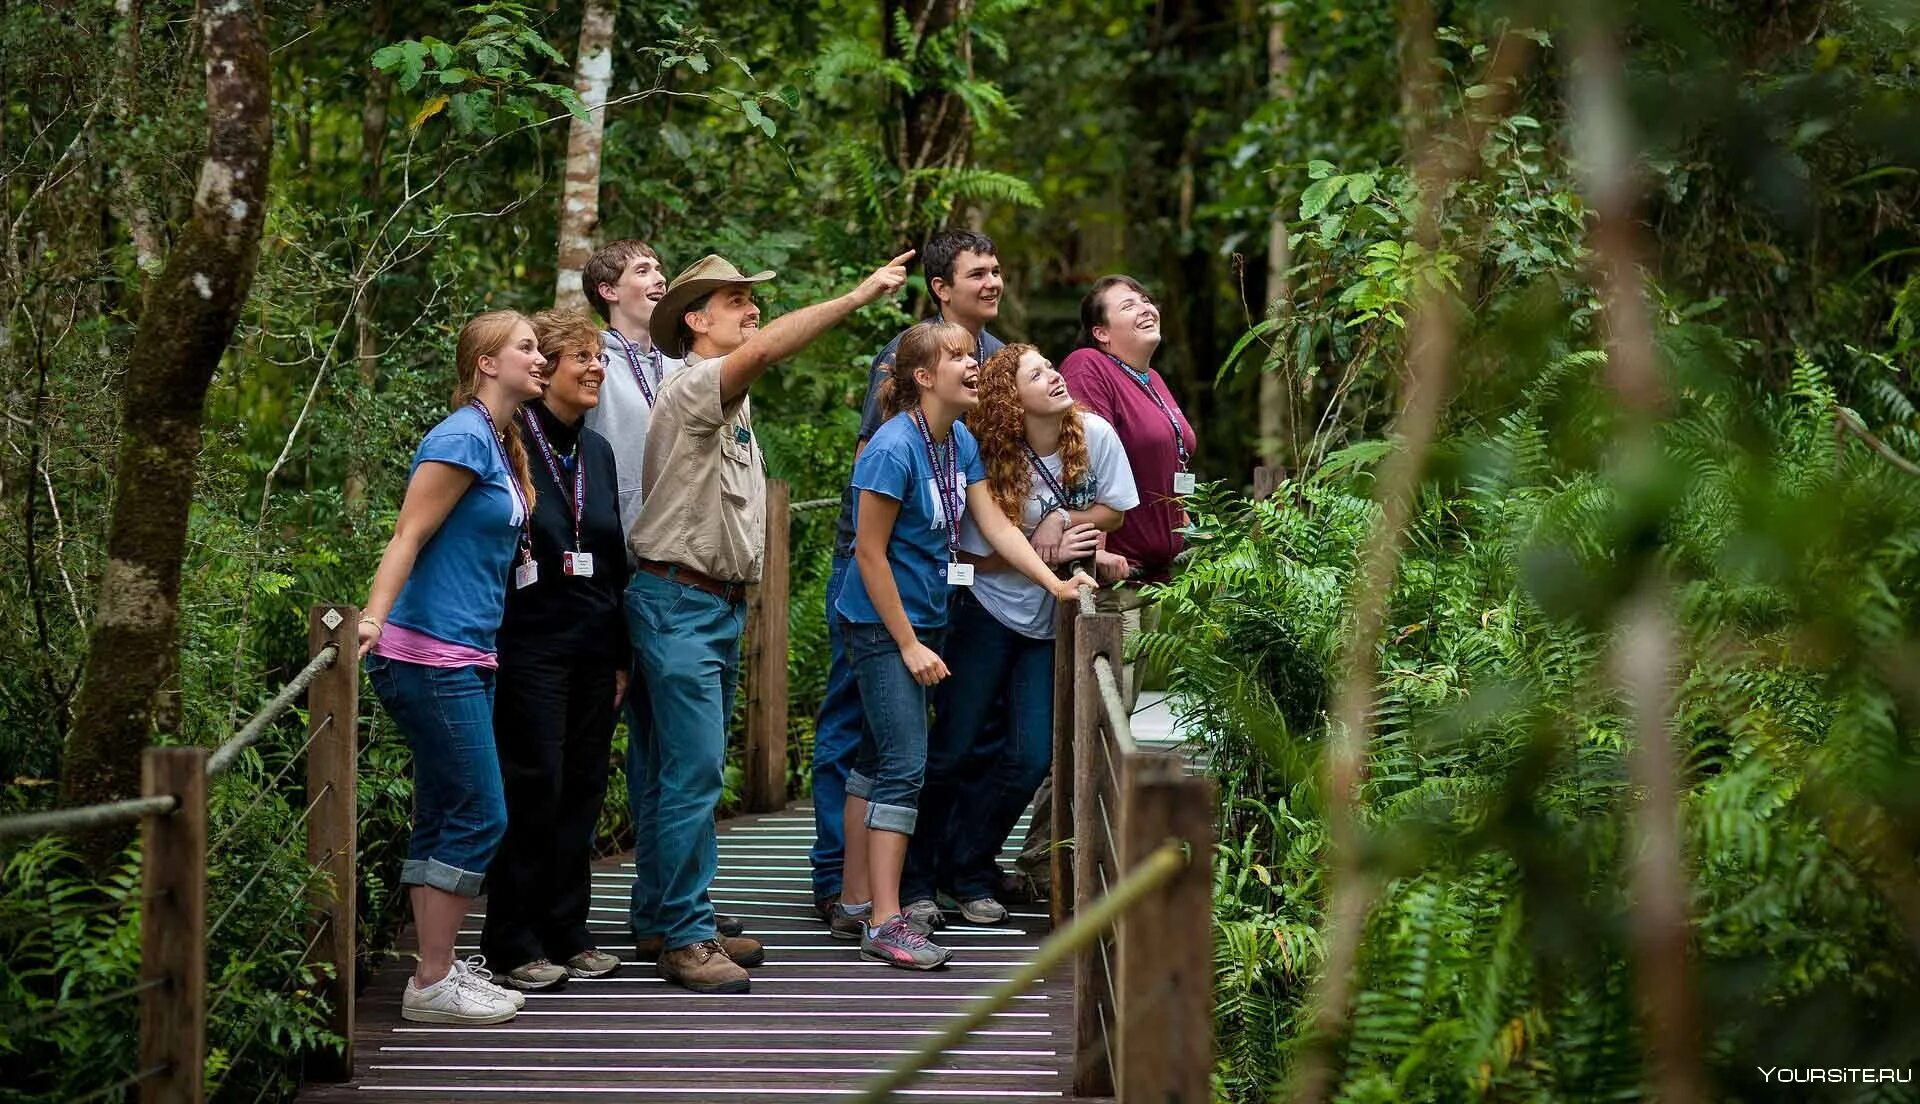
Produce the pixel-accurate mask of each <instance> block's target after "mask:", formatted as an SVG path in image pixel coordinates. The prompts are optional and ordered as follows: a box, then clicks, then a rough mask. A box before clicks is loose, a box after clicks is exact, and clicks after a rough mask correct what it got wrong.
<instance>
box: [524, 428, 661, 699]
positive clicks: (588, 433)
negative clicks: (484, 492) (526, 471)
mask: <svg viewBox="0 0 1920 1104" xmlns="http://www.w3.org/2000/svg"><path fill="white" fill-rule="evenodd" d="M521 409H522V410H523V411H524V412H525V413H527V414H531V415H532V416H533V417H535V418H537V419H539V422H540V428H541V429H542V430H543V431H544V432H545V433H546V435H547V441H548V443H549V444H551V445H552V446H553V451H554V453H555V458H556V459H557V460H559V461H560V464H561V468H560V475H561V478H562V479H563V480H564V483H561V484H556V483H555V482H554V479H553V475H552V473H551V472H550V471H549V470H548V468H547V464H546V461H544V460H543V459H541V456H540V448H539V445H538V444H537V443H536V442H535V441H534V440H533V435H532V434H530V433H528V432H526V427H525V426H524V425H522V426H521V427H520V429H521V437H522V439H524V440H525V441H526V445H527V460H528V467H530V468H532V469H533V485H534V489H535V496H534V505H533V524H532V527H531V529H532V532H531V536H532V539H533V558H534V561H535V562H537V563H538V564H539V565H540V577H539V579H538V580H536V581H535V582H534V583H532V584H531V585H529V586H526V587H513V586H509V587H508V588H507V612H506V616H505V617H504V618H503V619H502V620H501V623H500V636H499V642H498V645H497V646H498V648H499V650H500V653H501V655H502V656H506V655H509V654H518V655H531V656H539V657H541V658H545V659H566V660H572V661H574V662H579V663H595V662H598V663H605V664H607V665H608V666H611V667H614V668H616V669H618V670H625V669H626V668H627V665H628V662H629V656H630V651H629V645H628V643H627V627H626V616H625V611H624V606H623V598H622V596H623V595H624V593H625V591H626V588H627V579H628V576H629V574H630V571H629V569H628V567H627V541H626V534H625V533H623V532H621V531H620V507H619V500H618V496H617V493H616V492H617V491H618V489H619V483H618V478H619V477H618V475H617V474H616V472H615V470H614V462H613V446H612V445H611V444H609V443H608V442H607V439H606V438H605V437H602V436H600V435H599V434H598V433H595V432H594V431H593V430H591V429H587V428H585V427H584V425H582V424H581V423H580V422H576V423H574V424H573V425H567V424H565V423H563V422H561V421H560V419H559V418H557V417H555V416H554V414H553V412H552V411H550V410H548V409H547V407H546V404H545V403H542V402H540V401H539V400H538V399H536V400H534V401H533V402H530V403H527V404H526V405H525V406H524V407H522V408H521ZM576 463H581V464H585V465H586V469H587V485H586V507H585V509H584V510H582V511H581V517H580V547H581V550H582V551H585V552H587V553H589V554H591V555H592V556H593V575H592V576H591V577H590V578H583V577H580V576H570V575H568V574H566V572H565V571H564V570H563V564H562V561H563V557H564V553H566V552H569V551H572V550H573V505H572V503H573V465H574V464H576ZM515 562H516V564H517V563H518V560H517V559H516V561H515Z"/></svg>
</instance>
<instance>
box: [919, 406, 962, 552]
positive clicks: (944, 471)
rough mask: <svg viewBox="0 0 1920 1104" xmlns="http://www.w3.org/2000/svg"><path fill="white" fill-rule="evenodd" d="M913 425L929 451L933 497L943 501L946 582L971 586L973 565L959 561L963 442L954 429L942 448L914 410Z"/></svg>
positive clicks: (925, 420)
mask: <svg viewBox="0 0 1920 1104" xmlns="http://www.w3.org/2000/svg"><path fill="white" fill-rule="evenodd" d="M911 417H912V419H913V426H914V428H915V429H918V430H919V431H920V443H921V444H922V445H923V446H925V447H926V450H927V465H928V466H929V467H931V468H932V469H933V486H934V491H935V495H934V497H936V498H938V499H939V500H940V520H941V523H942V526H943V527H944V528H945V529H946V531H947V585H948V586H972V585H973V565H972V564H970V563H961V562H960V518H961V515H963V514H965V513H966V509H967V507H966V503H965V502H963V501H961V499H960V488H959V486H958V484H959V482H960V442H959V441H957V440H955V439H954V437H953V434H952V432H951V431H949V432H948V435H947V447H946V449H945V450H944V461H945V462H944V463H943V462H942V460H943V456H942V450H941V449H939V448H938V447H937V446H936V445H935V444H934V441H933V431H932V430H930V429H928V428H927V419H926V415H924V414H922V413H920V411H918V410H915V411H913V413H912V415H911Z"/></svg>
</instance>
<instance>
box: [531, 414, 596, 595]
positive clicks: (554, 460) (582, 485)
mask: <svg viewBox="0 0 1920 1104" xmlns="http://www.w3.org/2000/svg"><path fill="white" fill-rule="evenodd" d="M520 421H521V422H522V424H524V425H525V426H526V427H527V436H529V437H531V438H533V444H534V448H535V449H536V450H538V451H539V453H540V459H541V460H543V461H545V462H546V465H547V474H548V475H551V476H553V485H554V486H556V487H565V486H566V485H567V481H566V478H565V477H563V476H562V475H561V474H560V467H561V465H560V458H559V455H558V454H557V453H555V452H554V449H553V442H551V441H549V440H547V434H546V431H545V430H543V429H541V428H540V419H539V418H537V417H535V416H534V415H533V414H531V413H529V412H528V411H527V408H526V407H524V406H523V407H521V408H520ZM567 505H568V506H569V507H571V508H572V510H573V547H572V548H571V549H568V550H566V551H564V552H562V553H560V573H561V574H563V575H571V576H573V577H575V578H578V579H591V578H593V553H591V552H585V551H582V550H581V548H580V519H581V517H582V516H583V515H585V514H586V512H587V465H586V459H585V458H584V457H582V456H581V455H580V446H579V445H577V444H576V445H574V446H573V496H572V498H571V499H569V500H568V502H567Z"/></svg>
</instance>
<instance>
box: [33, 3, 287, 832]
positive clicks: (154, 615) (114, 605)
mask: <svg viewBox="0 0 1920 1104" xmlns="http://www.w3.org/2000/svg"><path fill="white" fill-rule="evenodd" d="M199 18H200V21H201V39H202V41H203V42H204V43H205V51H206V98H207V150H206V156H205V159H204V160H203V162H202V163H201V166H200V176H199V184H198V187H197V189H196V190H195V193H194V199H193V209H192V212H191V214H190V215H189V216H188V220H187V224H186V227H185V228H184V230H182V232H181V233H180V234H179V236H178V237H177V238H176V240H175V244H174V247H173V250H172V252H171V254H170V255H169V256H168V257H167V260H166V264H165V267H164V268H163V269H162V270H161V272H160V274H159V276H158V277H156V278H155V279H154V280H153V281H152V283H151V285H150V286H149V288H148V289H147V294H146V305H145V310H144V311H143V312H142V313H141V316H140V324H139V328H138V330H137V331H136V332H135V335H134V340H133V351H132V354H131V357H130V360H129V364H128V371H127V376H126V384H125V387H126V390H125V393H124V394H123V396H122V397H121V414H120V424H121V432H120V446H119V454H118V456H117V458H116V461H115V471H114V492H113V505H112V512H111V519H110V521H109V522H108V534H107V563H106V567H105V569H104V570H103V571H102V573H101V577H100V583H99V587H98V590H97V597H96V605H95V609H94V614H93V626H92V629H91V632H90V633H89V636H88V641H87V662H86V668H85V672H84V674H83V675H82V677H81V683H80V698H79V703H78V706H77V707H76V709H75V712H74V725H73V732H72V736H71V737H70V739H69V742H68V746H67V754H66V759H65V770H64V773H63V777H62V779H61V796H62V798H63V800H64V801H65V802H66V803H68V804H80V803H86V802H94V801H108V800H114V799H118V798H124V797H128V796H130V795H132V794H134V793H136V792H138V790H139V786H140V749H141V748H142V747H145V746H146V745H147V744H148V743H149V742H150V740H151V738H152V737H153V735H154V734H155V732H156V731H161V732H167V731H174V730H177V728H178V726H179V722H180V710H179V707H178V702H177V700H176V699H173V698H172V697H171V696H170V695H172V694H174V693H176V692H177V687H176V685H175V683H176V681H177V678H178V672H179V663H180V657H179V645H180V641H179V624H180V561H181V557H182V555H183V553H184V551H185V548H186V537H187V513H188V510H189V509H190V507H191V506H192V504H193V489H194V480H195V475H196V469H197V468H198V466H199V454H200V431H201V417H202V408H203V405H204V403H205V399H206V394H207V388H208V385H209V384H210V383H211V382H212V380H213V375H214V372H215V370H216V369H217V368H218V367H219V364H220V357H221V355H222V354H223V353H224V352H225V351H226V348H227V343H228V341H229V340H230V339H231V338H232V336H233V328H234V323H235V322H236V321H237V319H238V318H239V313H240V309H241V307H242V305H244V304H245V302H246V299H247V292H248V289H249V288H250V287H251V286H252V284H253V273H254V265H255V263H256V262H257V260H258V258H259V252H260V227H261V223H262V220H263V215H264V214H265V206H266V196H267V168H268V159H269V155H270V153H271V146H272V125H271V122H270V120H269V117H268V108H269V103H270V100H271V88H270V86H269V84H268V71H267V47H266V39H265V32H264V29H263V27H262V24H261V19H260V14H259V11H258V10H257V8H256V7H255V4H254V2H253V0H209V2H207V3H203V4H202V6H201V9H200V13H199ZM130 831H131V829H126V830H124V831H122V832H116V833H110V834H106V835H101V836H96V837H92V838H90V839H89V840H87V841H86V844H85V847H86V850H87V851H89V852H91V853H92V854H94V855H103V854H108V853H111V851H113V850H114V849H117V848H118V847H120V846H122V845H123V844H124V842H125V840H126V838H127V836H126V834H125V833H126V832H130Z"/></svg>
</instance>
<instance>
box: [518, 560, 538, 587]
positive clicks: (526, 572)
mask: <svg viewBox="0 0 1920 1104" xmlns="http://www.w3.org/2000/svg"><path fill="white" fill-rule="evenodd" d="M539 579H540V565H539V564H538V563H537V562H535V561H533V560H522V561H520V564H519V566H517V567H515V568H514V569H513V587H514V589H515V590H525V589H527V588H528V587H530V586H532V585H533V584H534V583H536V582H538V581H539Z"/></svg>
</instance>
